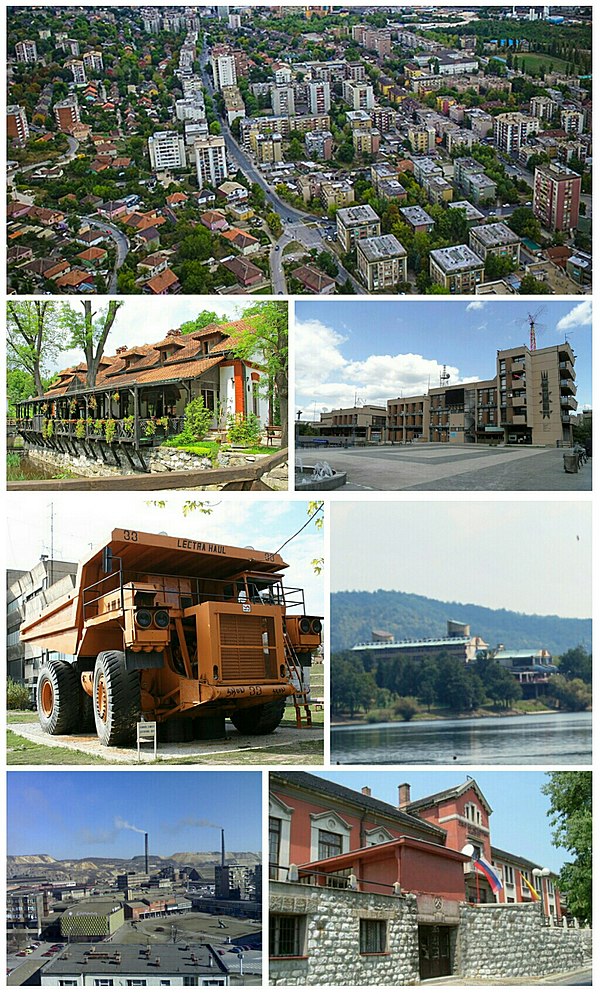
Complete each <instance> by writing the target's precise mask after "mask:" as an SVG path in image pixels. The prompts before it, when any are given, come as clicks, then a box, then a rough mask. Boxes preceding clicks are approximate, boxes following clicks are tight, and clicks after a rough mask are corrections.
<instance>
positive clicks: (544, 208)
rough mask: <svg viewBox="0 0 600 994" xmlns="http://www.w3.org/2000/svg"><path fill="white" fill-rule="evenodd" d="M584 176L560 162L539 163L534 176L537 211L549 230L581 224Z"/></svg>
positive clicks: (534, 201)
mask: <svg viewBox="0 0 600 994" xmlns="http://www.w3.org/2000/svg"><path fill="white" fill-rule="evenodd" d="M580 196H581V176H580V175H579V173H576V172H575V170H574V169H570V168H569V167H568V166H563V165H562V164H560V163H554V162H550V163H548V165H543V166H536V170H535V175H534V179H533V213H534V214H535V216H536V217H537V218H538V220H539V221H540V222H541V224H542V225H543V227H544V228H545V229H546V230H547V231H570V230H571V229H572V228H576V227H577V222H578V218H579V200H580Z"/></svg>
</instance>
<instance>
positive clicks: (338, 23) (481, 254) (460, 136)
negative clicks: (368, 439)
mask: <svg viewBox="0 0 600 994" xmlns="http://www.w3.org/2000/svg"><path fill="white" fill-rule="evenodd" d="M591 10H592V8H591V6H567V7H552V8H550V7H528V6H527V7H524V6H510V5H506V6H500V7H486V8H484V9H479V10H474V9H473V8H471V7H461V6H459V5H457V6H455V7H442V8H435V7H427V8H421V9H419V8H414V7H402V6H379V5H373V6H362V7H354V6H348V7H343V6H338V5H332V6H327V7H302V6H299V7H285V6H282V7H277V6H275V7H272V6H262V5H256V6H254V5H253V6H251V7H243V6H231V7H230V6H219V7H216V8H215V7H180V6H173V7H147V8H144V7H126V6H123V7H105V8H103V7H99V8H94V10H92V11H90V10H89V9H88V8H84V7H77V6H69V7H60V6H54V7H49V8H48V7H27V6H20V7H11V8H9V17H8V73H7V105H8V106H7V134H8V145H9V147H8V212H7V213H8V249H7V252H8V255H7V259H8V289H9V291H10V292H11V293H18V294H32V293H39V292H42V293H50V294H70V293H84V294H95V293H106V292H109V293H113V294H114V293H116V294H136V293H145V294H151V295H162V294H177V293H184V294H200V293H213V294H223V293H273V294H284V293H286V292H288V293H294V294H305V293H307V294H331V293H342V294H377V293H382V292H385V293H403V294H410V293H443V294H447V293H450V294H469V295H471V294H484V295H485V294H498V293H500V294H515V293H521V294H529V295H531V294H555V293H556V294H582V293H589V292H590V291H591V271H592V255H591V245H592V241H591V212H592V207H591V154H592V149H591V117H592V99H591V30H592V23H591Z"/></svg>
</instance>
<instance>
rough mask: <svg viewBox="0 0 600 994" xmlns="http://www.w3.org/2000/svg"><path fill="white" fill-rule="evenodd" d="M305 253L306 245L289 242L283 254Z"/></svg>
mask: <svg viewBox="0 0 600 994" xmlns="http://www.w3.org/2000/svg"><path fill="white" fill-rule="evenodd" d="M305 251H306V249H305V248H304V245H301V244H300V242H289V243H288V244H287V245H286V246H285V248H284V249H283V254H284V255H291V254H292V252H305Z"/></svg>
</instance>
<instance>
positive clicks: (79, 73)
mask: <svg viewBox="0 0 600 994" xmlns="http://www.w3.org/2000/svg"><path fill="white" fill-rule="evenodd" d="M65 69H69V70H70V71H71V75H72V77H73V82H74V83H75V86H85V84H86V83H87V73H86V71H85V66H84V64H83V62H82V61H81V59H70V60H69V61H68V62H65Z"/></svg>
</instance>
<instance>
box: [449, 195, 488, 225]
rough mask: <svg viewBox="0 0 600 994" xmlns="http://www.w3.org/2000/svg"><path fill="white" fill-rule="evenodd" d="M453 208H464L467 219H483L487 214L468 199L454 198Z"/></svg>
mask: <svg viewBox="0 0 600 994" xmlns="http://www.w3.org/2000/svg"><path fill="white" fill-rule="evenodd" d="M451 207H452V210H464V211H465V212H466V215H467V221H483V219H484V217H485V215H484V214H482V213H481V211H479V210H477V208H476V207H475V206H474V205H473V204H472V203H470V201H468V200H454V201H453V202H452V204H451Z"/></svg>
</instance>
